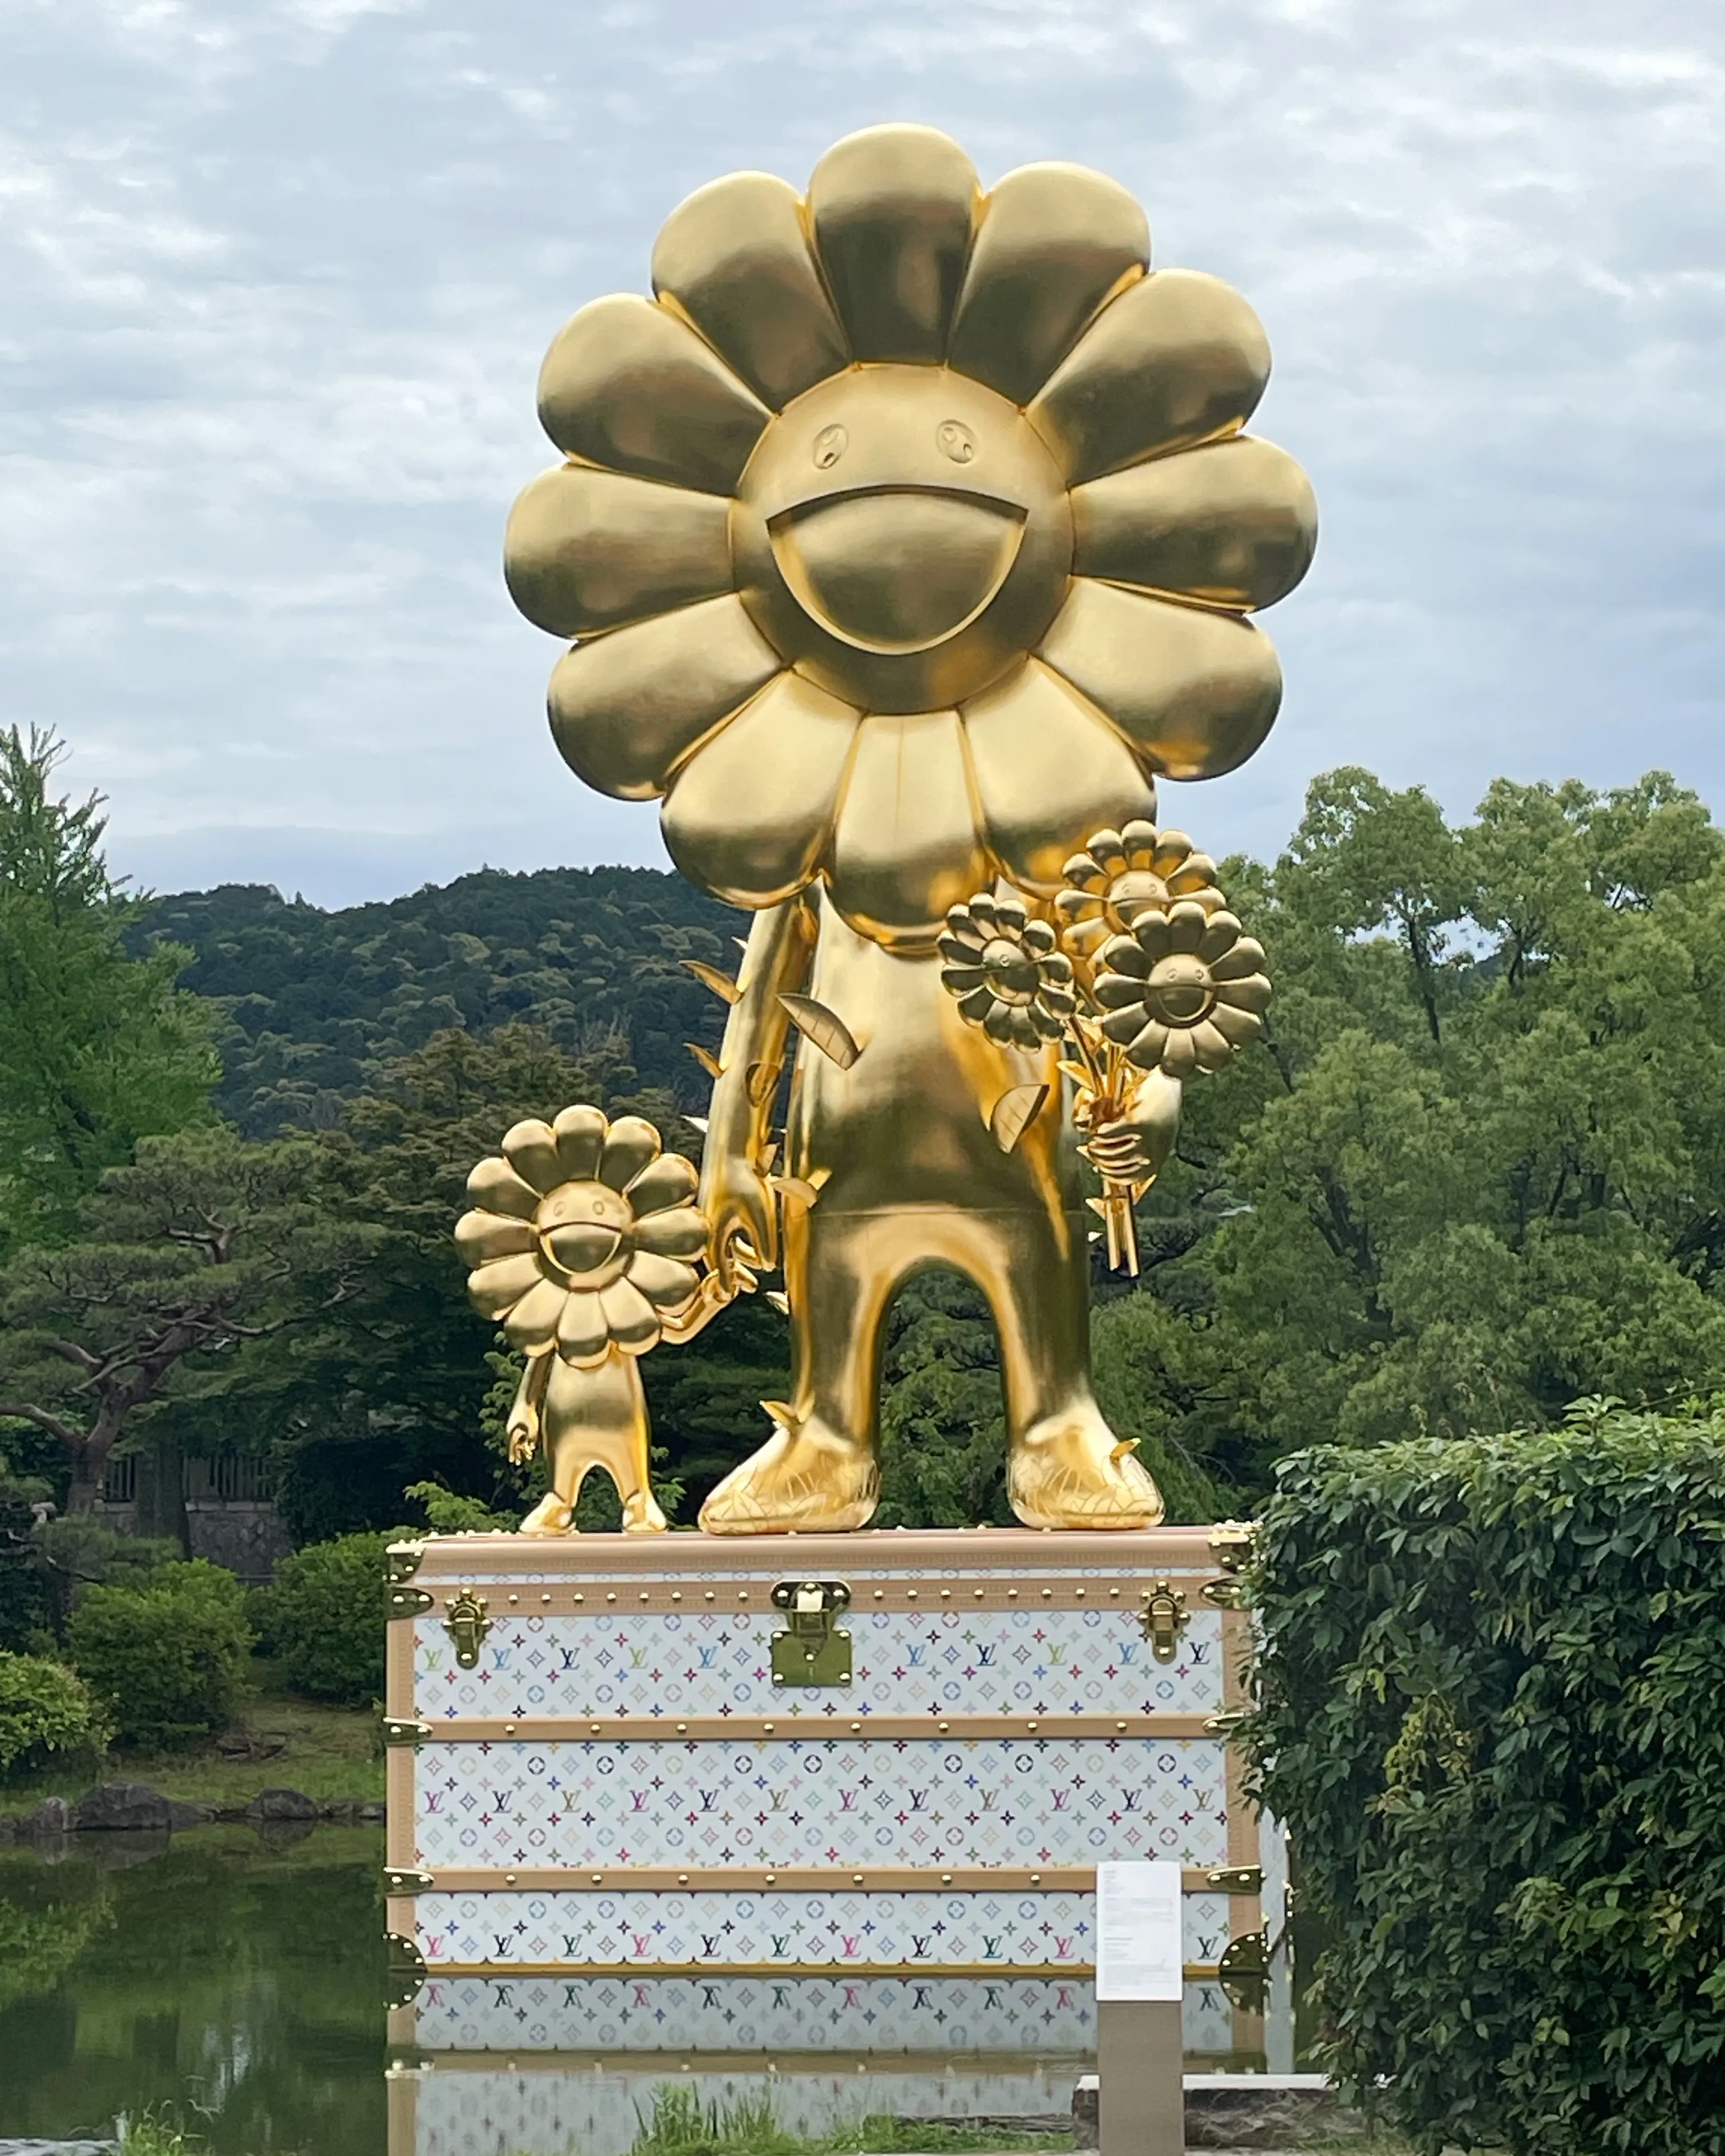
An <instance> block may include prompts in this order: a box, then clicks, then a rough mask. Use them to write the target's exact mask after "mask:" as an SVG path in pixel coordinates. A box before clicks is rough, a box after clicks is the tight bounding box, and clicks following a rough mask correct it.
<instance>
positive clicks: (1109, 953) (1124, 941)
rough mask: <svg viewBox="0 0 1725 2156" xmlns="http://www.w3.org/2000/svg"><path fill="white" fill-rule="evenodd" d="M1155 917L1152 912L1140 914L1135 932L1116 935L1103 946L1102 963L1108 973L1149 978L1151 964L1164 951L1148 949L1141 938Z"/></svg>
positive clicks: (1133, 977) (1135, 977)
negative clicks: (1126, 934) (1128, 934)
mask: <svg viewBox="0 0 1725 2156" xmlns="http://www.w3.org/2000/svg"><path fill="white" fill-rule="evenodd" d="M1155 918H1156V916H1154V915H1152V914H1147V913H1146V914H1142V915H1140V916H1139V918H1138V921H1137V932H1136V933H1135V934H1133V935H1131V936H1116V937H1112V938H1111V940H1110V941H1109V942H1107V943H1106V944H1105V945H1104V946H1103V948H1102V958H1101V962H1102V965H1103V967H1104V968H1106V971H1107V972H1108V973H1124V974H1126V975H1127V977H1128V978H1130V979H1132V980H1137V981H1143V980H1146V979H1147V978H1149V973H1150V968H1151V966H1152V965H1153V963H1154V962H1155V960H1156V959H1158V958H1159V957H1161V956H1162V952H1161V951H1160V950H1157V951H1149V950H1147V949H1146V948H1145V947H1144V945H1143V943H1142V941H1141V940H1140V938H1141V937H1142V933H1143V931H1144V928H1145V927H1146V926H1147V924H1148V923H1149V922H1150V921H1153V919H1155Z"/></svg>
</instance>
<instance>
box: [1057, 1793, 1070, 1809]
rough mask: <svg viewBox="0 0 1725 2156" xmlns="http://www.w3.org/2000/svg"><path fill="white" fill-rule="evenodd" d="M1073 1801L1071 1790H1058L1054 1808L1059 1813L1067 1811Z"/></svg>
mask: <svg viewBox="0 0 1725 2156" xmlns="http://www.w3.org/2000/svg"><path fill="white" fill-rule="evenodd" d="M1071 1800H1072V1792H1071V1791H1070V1789H1056V1790H1055V1793H1054V1808H1055V1810H1056V1811H1057V1812H1063V1811H1065V1809H1066V1807H1067V1805H1068V1804H1070V1802H1071Z"/></svg>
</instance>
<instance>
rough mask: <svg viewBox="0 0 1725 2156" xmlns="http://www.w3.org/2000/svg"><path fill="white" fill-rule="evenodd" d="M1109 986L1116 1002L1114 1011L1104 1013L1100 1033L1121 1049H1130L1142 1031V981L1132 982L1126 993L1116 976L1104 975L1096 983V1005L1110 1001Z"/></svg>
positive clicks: (1124, 987)
mask: <svg viewBox="0 0 1725 2156" xmlns="http://www.w3.org/2000/svg"><path fill="white" fill-rule="evenodd" d="M1110 987H1111V988H1112V991H1113V996H1114V998H1117V1006H1116V1008H1115V1009H1111V1010H1108V1011H1106V1012H1105V1014H1104V1015H1103V1017H1102V1019H1101V1028H1102V1031H1103V1032H1104V1033H1105V1034H1106V1035H1107V1036H1108V1038H1109V1039H1110V1040H1112V1041H1117V1042H1118V1043H1119V1044H1120V1045H1121V1046H1122V1048H1130V1047H1131V1045H1132V1043H1133V1041H1135V1040H1136V1039H1137V1037H1138V1034H1140V1032H1141V1031H1142V1029H1143V1025H1144V984H1143V983H1142V981H1135V982H1133V983H1132V987H1131V992H1130V993H1128V991H1127V988H1126V986H1125V985H1124V984H1123V983H1121V982H1120V980H1119V978H1118V977H1117V975H1115V974H1112V973H1106V974H1104V975H1103V976H1102V977H1101V978H1100V979H1099V980H1098V981H1097V983H1096V1000H1097V1002H1098V1003H1101V1004H1106V1003H1107V1002H1108V1001H1109V1000H1110V998H1109V995H1108V993H1106V991H1107V989H1108V988H1110Z"/></svg>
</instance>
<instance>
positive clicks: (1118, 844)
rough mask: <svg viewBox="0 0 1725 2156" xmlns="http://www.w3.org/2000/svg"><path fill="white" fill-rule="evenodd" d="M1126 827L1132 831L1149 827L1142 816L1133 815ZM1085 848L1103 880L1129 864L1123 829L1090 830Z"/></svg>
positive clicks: (1108, 878) (1129, 855) (1116, 873)
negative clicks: (1089, 838) (1089, 836)
mask: <svg viewBox="0 0 1725 2156" xmlns="http://www.w3.org/2000/svg"><path fill="white" fill-rule="evenodd" d="M1128 828H1129V829H1132V830H1134V831H1142V830H1146V829H1150V828H1151V827H1150V826H1149V825H1147V824H1146V823H1145V822H1144V820H1143V819H1142V817H1139V816H1134V817H1132V819H1130V824H1129V826H1128ZM1086 850H1087V851H1088V853H1089V855H1090V857H1091V860H1092V861H1094V862H1095V863H1096V870H1097V872H1098V874H1099V875H1101V879H1102V880H1103V881H1104V882H1106V881H1107V880H1110V879H1111V878H1112V877H1114V876H1117V875H1119V874H1120V872H1121V870H1122V869H1124V868H1126V867H1127V866H1128V865H1130V863H1131V860H1132V855H1131V853H1130V850H1129V849H1128V848H1127V843H1126V834H1125V832H1123V831H1108V830H1102V831H1096V832H1092V834H1091V840H1090V844H1089V847H1088V848H1087V849H1086Z"/></svg>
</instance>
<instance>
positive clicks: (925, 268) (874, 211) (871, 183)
mask: <svg viewBox="0 0 1725 2156" xmlns="http://www.w3.org/2000/svg"><path fill="white" fill-rule="evenodd" d="M980 193H981V190H980V188H979V187H978V183H977V177H976V171H975V168H974V167H973V165H972V164H971V162H970V160H969V158H968V157H966V156H965V154H964V152H963V151H962V150H961V149H960V148H959V146H958V145H957V143H956V142H955V141H952V137H951V136H947V135H942V134H940V133H939V132H937V130H935V129H934V128H932V127H904V126H887V127H865V128H864V129H863V130H862V131H860V133H858V134H855V135H847V136H845V139H844V141H842V142H836V143H834V146H833V147H832V148H831V149H830V150H829V151H827V153H826V155H825V157H823V158H822V159H821V161H820V162H819V164H818V165H817V166H816V167H815V168H814V174H813V176H812V177H811V178H810V180H809V223H810V224H811V225H812V227H813V228H814V244H815V249H816V252H817V253H818V254H819V256H820V259H821V264H822V266H823V268H824V269H825V271H826V280H827V289H828V290H829V291H830V292H831V293H832V295H833V298H834V302H835V304H836V305H837V307H838V310H839V319H840V321H842V322H843V323H844V325H845V330H846V331H847V332H848V334H849V336H850V349H851V352H853V354H854V355H855V357H857V358H858V359H863V360H871V359H872V360H937V359H940V358H942V357H943V356H944V354H945V352H946V346H947V325H948V323H949V322H950V321H951V320H952V309H953V305H954V304H955V303H956V301H957V297H958V289H959V285H960V284H961V283H962V281H963V276H964V264H965V261H966V259H967V257H968V254H969V253H970V233H971V224H972V221H973V218H974V215H975V213H976V208H977V205H978V199H979V197H980Z"/></svg>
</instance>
